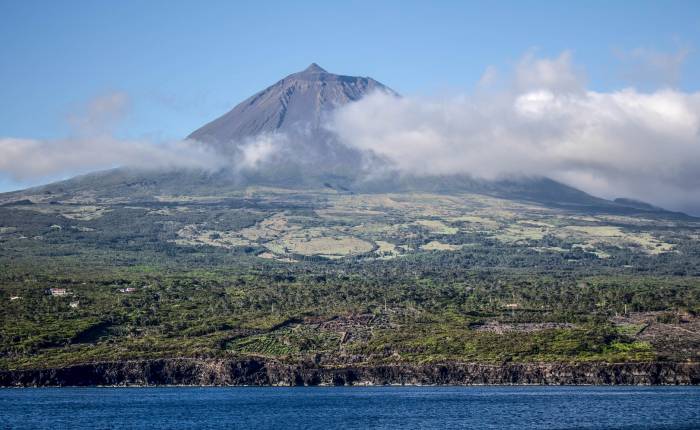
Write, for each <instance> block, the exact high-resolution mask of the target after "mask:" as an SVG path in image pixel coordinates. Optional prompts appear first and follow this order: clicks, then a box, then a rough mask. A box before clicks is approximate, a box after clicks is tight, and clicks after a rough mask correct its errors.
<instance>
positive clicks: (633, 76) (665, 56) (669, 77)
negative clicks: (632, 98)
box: [615, 47, 691, 87]
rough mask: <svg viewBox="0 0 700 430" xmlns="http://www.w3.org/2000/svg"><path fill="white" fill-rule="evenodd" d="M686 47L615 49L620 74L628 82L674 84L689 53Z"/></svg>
mask: <svg viewBox="0 0 700 430" xmlns="http://www.w3.org/2000/svg"><path fill="white" fill-rule="evenodd" d="M690 52H691V51H690V49H689V48H688V47H682V48H679V49H677V50H676V51H675V52H664V51H658V50H655V49H651V48H646V47H641V48H635V49H632V50H630V51H623V50H616V51H615V54H616V56H617V58H618V59H619V60H620V62H621V72H622V73H621V74H622V77H623V78H624V79H626V80H627V81H628V82H629V83H630V84H632V85H637V86H641V87H647V86H671V87H673V86H676V85H677V84H678V82H679V81H680V79H681V72H682V69H683V64H685V61H686V59H687V58H688V55H689V54H690Z"/></svg>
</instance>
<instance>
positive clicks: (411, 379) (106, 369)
mask: <svg viewBox="0 0 700 430" xmlns="http://www.w3.org/2000/svg"><path fill="white" fill-rule="evenodd" d="M386 384H407V385H408V384H414V385H489V384H494V385H517V384H539V385H700V363H614V364H610V363H504V364H500V365H499V364H497V365H493V364H477V363H455V362H452V363H441V364H430V365H377V366H357V367H342V368H329V367H319V366H317V365H314V364H312V363H298V364H293V365H290V364H285V363H280V362H277V361H265V360H259V359H243V360H216V359H183V358H181V359H162V360H144V361H123V362H102V363H90V364H80V365H75V366H70V367H63V368H56V369H34V370H16V371H10V370H5V371H0V386H5V387H34V386H42V387H43V386H94V385H143V386H148V385H220V386H226V385H283V386H301V385H386Z"/></svg>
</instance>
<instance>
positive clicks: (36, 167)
mask: <svg viewBox="0 0 700 430" xmlns="http://www.w3.org/2000/svg"><path fill="white" fill-rule="evenodd" d="M128 103H129V102H128V97H127V96H126V95H125V94H123V93H110V94H106V95H103V96H100V97H97V98H95V99H94V100H92V101H90V102H89V103H88V105H87V107H86V108H85V109H84V110H83V111H82V112H79V113H77V114H75V115H72V116H71V117H70V118H69V122H70V124H71V135H70V136H68V137H66V138H64V139H55V140H38V139H22V138H12V137H5V138H0V150H1V151H2V156H0V173H3V174H4V175H7V176H9V177H10V178H11V179H12V180H15V181H31V180H37V179H49V178H58V177H65V176H74V175H76V174H78V173H86V172H90V171H94V170H98V169H108V168H112V167H117V166H133V167H142V168H172V167H195V168H207V169H216V168H220V167H222V159H221V157H219V156H218V155H217V154H216V153H214V151H213V150H211V148H208V147H205V146H203V145H198V144H196V143H194V142H190V141H169V142H159V143H154V142H151V141H148V140H123V139H118V138H116V137H114V128H115V127H116V126H117V125H118V124H119V122H120V121H121V120H122V119H123V117H124V115H126V113H127V112H128Z"/></svg>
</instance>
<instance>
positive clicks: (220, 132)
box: [188, 63, 395, 145]
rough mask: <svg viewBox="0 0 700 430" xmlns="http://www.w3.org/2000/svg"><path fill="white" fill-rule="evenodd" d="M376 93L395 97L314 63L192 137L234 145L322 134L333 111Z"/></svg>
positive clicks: (371, 82)
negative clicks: (280, 135)
mask: <svg viewBox="0 0 700 430" xmlns="http://www.w3.org/2000/svg"><path fill="white" fill-rule="evenodd" d="M376 90H380V91H386V92H389V93H392V94H395V93H394V91H392V90H391V89H390V88H388V87H386V86H385V85H383V84H382V83H380V82H377V81H376V80H374V79H372V78H369V77H359V76H345V75H336V74H333V73H329V72H327V71H326V70H325V69H323V68H322V67H321V66H319V65H318V64H316V63H312V64H311V65H309V67H307V68H306V69H304V70H302V71H300V72H297V73H293V74H291V75H289V76H287V77H285V78H283V79H282V80H280V81H278V82H277V83H275V84H274V85H272V86H270V87H268V88H266V89H264V90H262V91H260V92H258V93H257V94H254V95H253V96H251V97H249V98H248V99H246V100H244V101H243V102H241V103H240V104H238V105H237V106H236V107H234V108H233V109H231V110H230V111H229V112H228V113H226V114H224V115H223V116H221V117H219V118H217V119H215V120H214V121H212V122H210V123H208V124H206V125H204V126H203V127H201V128H199V129H197V130H195V131H194V132H192V133H191V134H190V135H189V136H188V138H189V139H193V140H197V141H201V142H205V143H212V144H218V145H227V144H233V145H235V144H236V143H238V142H240V141H242V140H244V139H246V138H248V137H251V136H256V135H259V134H262V133H271V132H285V133H297V132H298V131H299V130H307V131H308V130H312V131H313V130H318V129H320V128H321V125H322V121H323V119H324V115H326V114H327V113H328V112H330V111H331V110H333V109H335V108H337V107H339V106H343V105H345V104H347V103H350V102H353V101H356V100H359V99H360V98H362V97H363V96H365V95H367V94H369V93H371V92H372V91H376ZM313 138H317V137H315V136H312V139H313Z"/></svg>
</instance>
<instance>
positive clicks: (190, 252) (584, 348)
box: [0, 65, 700, 385]
mask: <svg viewBox="0 0 700 430" xmlns="http://www.w3.org/2000/svg"><path fill="white" fill-rule="evenodd" d="M290 88H291V89H293V90H290ZM371 89H381V90H386V91H390V90H388V89H387V88H386V87H384V86H383V85H382V84H379V83H378V82H376V81H374V80H371V79H370V78H354V77H346V76H339V75H332V74H329V73H327V72H325V71H323V70H322V69H320V68H319V67H318V66H315V65H312V66H311V67H310V68H308V69H307V70H305V71H303V72H300V73H298V74H293V75H290V76H289V77H287V78H285V79H283V80H282V81H280V82H278V83H277V84H275V85H273V86H272V87H270V88H268V89H267V90H264V91H262V92H261V93H258V94H257V95H255V96H253V97H252V98H251V99H249V100H247V101H245V102H244V103H242V104H241V105H239V106H237V107H235V108H234V109H233V110H232V111H231V112H229V113H228V114H226V115H224V116H223V117H221V118H219V119H217V120H215V121H213V122H212V123H210V124H208V125H206V126H204V127H202V128H201V129H199V130H197V131H196V132H194V133H192V135H191V136H190V137H191V138H193V139H198V140H201V142H200V144H202V145H214V146H216V147H220V148H223V149H222V154H226V156H234V157H235V154H236V153H237V151H239V150H240V148H241V147H240V145H241V144H245V143H244V142H246V139H249V138H251V137H255V136H259V133H281V132H284V133H288V132H290V130H295V129H297V128H298V127H300V124H306V125H304V126H303V127H301V128H302V129H304V130H305V131H304V132H303V133H302V134H301V136H306V137H309V139H308V140H305V139H301V140H297V139H291V140H287V141H286V142H287V143H288V146H287V147H286V150H288V151H292V152H294V151H298V150H300V149H299V148H302V147H303V148H306V153H305V154H310V156H309V157H301V159H299V158H297V159H294V160H291V161H290V160H288V159H285V158H278V159H274V160H272V161H271V162H270V163H269V164H265V165H264V166H263V167H262V168H256V169H248V170H237V171H232V170H226V169H224V170H218V171H199V170H134V169H128V168H120V169H114V170H110V171H106V172H96V173H92V174H89V175H85V176H81V177H76V178H73V179H70V180H67V181H62V182H57V183H53V184H48V185H45V186H41V187H36V188H32V189H28V190H22V191H16V192H12V193H5V194H0V268H1V269H2V270H0V303H2V306H1V307H0V382H2V381H5V382H3V383H5V384H10V385H13V384H15V383H16V384H19V385H22V384H31V381H32V379H31V378H38V379H34V380H35V381H44V382H42V383H46V384H49V385H51V384H55V383H58V382H57V380H56V379H51V377H46V375H54V376H55V375H68V376H66V378H69V377H70V378H75V377H76V376H75V373H71V372H81V371H82V372H88V373H89V372H93V373H90V374H91V375H93V376H95V373H94V372H96V371H97V370H95V369H107V370H105V372H106V375H108V376H109V375H110V373H109V372H110V370H109V369H121V370H118V372H123V373H124V374H125V375H131V374H135V375H141V374H142V372H146V373H148V372H147V371H146V370H143V369H151V368H152V366H161V367H162V366H166V367H167V366H169V365H170V364H172V363H174V364H172V365H173V366H176V367H177V366H182V368H187V369H193V368H194V367H197V366H200V367H197V369H198V370H196V371H197V372H203V373H202V374H207V375H209V373H207V372H206V371H204V370H202V368H201V366H205V367H206V366H209V365H211V366H214V365H216V363H233V364H231V366H239V365H241V366H242V364H240V363H248V364H246V366H247V365H250V366H258V367H257V368H256V369H258V370H260V369H261V366H263V367H264V366H268V367H266V369H267V370H266V371H267V372H268V373H266V375H268V376H267V377H268V379H267V381H268V383H269V382H270V381H272V382H275V381H276V382H280V381H282V382H284V383H292V384H293V383H297V382H298V381H296V380H295V379H294V378H292V377H290V376H289V375H290V374H291V373H289V372H293V370H290V369H297V370H298V369H301V370H299V374H300V375H307V376H308V375H309V374H315V373H314V372H317V373H318V374H319V375H325V376H323V378H326V380H332V379H333V378H334V376H328V375H335V374H336V373H337V372H341V370H342V369H345V370H348V369H358V368H359V369H361V370H358V371H357V372H358V373H357V374H360V375H370V376H371V377H370V376H367V378H369V379H372V378H375V379H373V380H376V381H384V382H396V381H400V380H402V379H401V378H403V377H404V376H405V374H406V373H405V372H409V373H410V372H413V373H412V374H411V375H413V376H412V377H415V378H421V377H425V378H428V379H425V380H431V379H429V376H426V375H430V374H431V372H432V370H431V369H437V368H445V369H452V370H450V371H455V372H462V373H459V375H462V376H461V377H462V379H461V381H462V382H464V383H467V382H465V381H472V382H474V381H477V382H478V381H479V379H478V378H476V379H474V378H473V376H468V377H467V376H464V372H465V370H464V369H469V365H470V363H471V364H475V363H476V364H478V366H477V367H475V368H474V369H482V370H483V371H484V372H493V376H492V377H493V378H494V379H491V380H487V379H482V380H481V381H482V382H489V381H491V382H494V381H496V382H498V381H500V382H503V381H505V380H506V379H508V378H510V380H511V382H518V383H526V382H527V381H528V380H527V378H534V379H532V381H539V382H542V383H544V382H547V381H559V383H582V382H586V381H588V382H592V383H606V381H607V383H614V382H615V381H617V382H618V383H622V382H625V381H627V382H630V381H639V382H644V383H661V382H663V383H674V381H676V382H678V381H680V382H682V383H698V382H699V381H697V380H696V379H693V378H695V377H694V376H692V375H693V374H694V373H693V372H696V370H692V369H697V363H699V362H700V337H699V335H698V333H700V316H699V314H700V221H699V220H698V219H697V218H693V217H689V216H686V215H684V214H679V213H672V212H668V211H665V210H663V209H660V208H657V207H654V206H651V205H648V204H645V203H643V202H638V201H635V200H630V199H624V198H623V199H618V200H616V201H608V200H605V199H601V198H597V197H595V196H591V195H589V194H587V193H584V192H582V191H580V190H577V189H575V188H572V187H569V186H567V185H565V184H561V183H559V182H556V181H553V180H551V179H547V178H542V177H539V178H531V177H530V178H522V177H513V178H510V179H502V180H498V181H485V180H479V179H475V178H472V177H470V176H466V175H461V176H458V175H453V176H429V177H426V176H411V175H405V174H399V173H397V172H395V171H391V170H389V172H388V173H387V174H386V175H383V176H380V177H372V178H369V177H367V176H366V175H365V174H364V172H363V171H362V170H357V165H355V164H353V163H355V162H358V163H359V160H360V159H362V158H363V154H360V153H358V152H357V150H355V149H352V148H344V149H343V151H348V153H349V154H354V155H352V156H350V157H349V158H344V157H336V158H333V160H335V161H334V162H329V163H327V164H323V165H318V164H315V163H316V161H313V160H318V159H325V157H326V156H327V155H328V154H329V153H333V154H339V152H337V151H339V150H340V149H339V147H337V146H336V145H338V144H337V142H336V141H335V140H334V139H333V137H332V135H328V134H327V133H326V131H324V130H323V129H322V128H319V127H318V125H319V124H320V122H319V121H321V120H322V117H323V115H324V112H326V111H327V110H328V109H332V106H336V105H337V104H342V103H348V102H352V101H353V100H356V99H357V98H358V97H361V96H362V95H363V94H365V93H366V92H367V91H370V90H371ZM281 95H284V97H282V96H281ZM285 103H286V105H285V106H286V107H285V108H284V109H280V106H282V105H284V104H285ZM291 133H292V135H294V133H295V132H294V131H291ZM300 160H301V161H300ZM317 165H318V166H322V167H315V168H310V167H309V166H317ZM133 360H135V361H134V362H137V363H141V364H138V365H136V366H137V368H131V367H129V366H130V365H128V364H124V363H131V361H133ZM96 363H97V364H96ZM100 363H112V364H100ZM114 363H116V364H114ZM144 363H145V364H144ZM163 363H165V364H163ZM168 363H170V364H168ZM182 363H185V364H182ZM187 363H204V364H196V366H194V367H192V366H191V365H190V364H187ZM212 363H213V364H212ZM251 363H253V364H251ZM543 363H544V364H543ZM625 363H626V364H625ZM678 363H685V364H683V365H680V364H678ZM227 365H228V364H227ZM81 366H82V367H81ZM139 366H141V367H139ZM439 366H443V367H439ZM494 366H504V367H503V368H502V369H501V368H498V369H501V370H493V369H496V367H494ZM558 366H559V367H558ZM596 366H598V367H596ZM611 366H612V367H611ZM684 366H685V367H684ZM694 366H695V367H694ZM178 368H179V367H178ZM596 368H597V369H603V370H601V372H602V373H600V374H598V376H595V377H594V376H590V375H591V372H595V371H596V370H595V369H596ZM42 369H44V370H46V369H49V370H48V371H47V372H48V373H41V372H42ZM57 369H59V370H60V369H63V370H60V371H59V370H57ZM71 369H73V370H71ZM75 369H78V370H75ZM80 369H83V370H80ZM159 369H160V368H159ZM280 369H282V370H280ZM285 369H286V370H285ZM309 369H311V370H309ZM314 369H315V370H314ZM338 369H341V370H338ZM386 369H389V370H386ZM392 369H393V370H392ZM397 369H398V370H397ZM402 369H403V370H402ZM484 369H487V370H484ZM488 369H491V370H488ZM503 369H505V370H503ZM542 369H545V370H546V369H550V370H551V369H559V370H551V371H552V372H554V373H552V375H550V376H551V377H550V379H547V378H546V377H544V376H542V375H543V373H542V372H544V370H542ZM591 369H593V370H591ZM605 369H607V370H605ZM610 369H613V370H610ZM615 369H617V370H615ZM620 369H621V370H620ZM640 369H641V370H640ZM654 369H656V370H654ZM679 369H680V370H679ZM688 369H691V370H688ZM10 370H13V371H14V370H21V371H26V372H28V373H21V374H20V373H12V372H9V371H10ZM161 370H162V369H161ZM244 370H245V369H244ZM345 370H342V372H341V373H342V374H343V375H346V376H347V374H348V373H347V372H346V371H345ZM550 370H547V371H550ZM3 371H4V372H5V373H2V372H3ZM159 371H160V370H159ZM192 371H193V372H194V371H195V370H192ZM283 371H284V372H288V373H285V375H286V376H284V375H282V376H280V375H281V374H276V373H274V372H283ZM446 371H447V370H446ZM37 372H39V373H37ZM130 372H131V373H130ZM154 372H156V371H155V370H154ZM163 372H164V373H165V374H168V371H167V369H166V370H163ZM261 372H262V370H261ZM270 372H272V373H270ZM309 372H310V373H309ZM334 372H336V373H334ZM343 372H345V373H343ZM348 372H349V370H348ZM385 372H388V373H385ZM392 372H398V373H392ZM401 372H404V373H403V374H402V373H401ZM518 372H521V373H518ZM538 372H539V373H538ZM557 372H561V373H557ZM567 372H568V373H567ZM586 372H588V373H586ZM606 372H607V373H606ZM616 372H617V373H616ZM635 372H637V373H635ZM639 372H641V373H639ZM644 372H646V373H644ZM654 372H656V373H654ZM674 372H676V373H674ZM214 373H216V372H214ZM214 373H212V374H214ZM234 373H235V372H234ZM263 373H264V372H263ZM696 373H697V372H696ZM120 374H121V373H120ZM154 374H156V373H154ZM158 374H159V373H158ZM199 374H200V373H197V375H199ZM271 374H274V375H276V376H275V377H276V378H278V379H274V378H272V376H270V375H271ZM572 374H574V375H577V374H580V375H588V376H585V378H589V379H576V378H574V379H571V378H572V377H571V378H569V379H566V378H567V377H566V376H565V375H572ZM22 375H24V376H22ZM41 375H44V376H41ZM216 375H219V376H216V377H217V378H218V377H221V378H224V379H221V380H230V381H233V380H236V379H235V378H234V379H226V378H229V376H230V375H228V374H226V373H223V374H219V373H216ZM221 375H224V376H221ZM226 375H228V376H226ZM255 375H258V373H255ZM372 375H373V376H372ZM402 375H403V376H402ZM504 375H505V376H504ZM517 375H530V376H527V378H526V377H525V376H521V377H522V378H525V379H518V378H519V377H518V376H517ZM537 375H540V376H537ZM557 375H559V376H557ZM561 375H564V376H561ZM611 375H613V376H611ZM614 375H617V376H614ZM620 375H622V376H620ZM625 375H627V376H625ZM634 375H637V376H634ZM639 375H642V376H639ZM650 375H652V376H650ZM653 375H656V376H653ZM659 375H662V376H659ZM664 375H665V376H664ZM677 375H680V376H678V378H680V379H674V378H676V376H677ZM688 375H691V376H688ZM190 376H192V375H190ZM234 376H235V375H234ZM258 376H259V375H258ZM307 376H304V377H303V378H301V379H300V380H301V383H308V382H309V381H310V380H311V379H309V381H307V380H306V379H304V378H306V377H307ZM346 376H343V378H346ZM24 377H27V378H30V379H27V380H26V381H25V380H23V379H22V378H24ZM45 377H46V378H48V379H42V378H45ZM125 377H126V376H125ZM212 377H214V376H212ZM256 377H257V376H256ZM432 377H435V375H433V376H432ZM635 377H638V379H634V378H635ZM231 378H233V376H231ZM270 378H272V379H270ZM309 378H311V377H310V376H309ZM392 378H394V379H392ZM499 378H500V379H499ZM504 378H506V379H504ZM537 378H540V379H537ZM542 378H544V379H542ZM551 378H554V379H551ZM581 378H584V377H583V376H581ZM611 378H612V379H611ZM615 378H618V379H615ZM654 378H656V379H654ZM253 379H254V378H253ZM448 379H449V378H448ZM88 380H89V379H88ZM184 380H187V381H194V380H196V378H195V377H192V378H190V379H187V378H185V379H184ZM404 380H406V379H404ZM437 380H438V381H440V379H439V378H438V379H437ZM18 381H19V382H18ZM22 381H25V382H22ZM27 381H28V382H27ZM46 381H48V382H46ZM51 381H53V382H51ZM100 381H104V380H100ZM124 381H125V380H119V379H118V378H117V380H115V381H113V382H114V383H120V382H124ZM240 381H247V382H250V381H251V379H246V378H243V377H242V379H240ZM261 381H265V379H264V378H263V379H261ZM295 381H296V382H295ZM344 381H345V380H344ZM415 381H416V380H414V382H415ZM418 381H420V379H418ZM455 381H456V380H455ZM654 381H656V382H654ZM59 382H60V381H59ZM317 382H318V381H317ZM350 382H352V381H350ZM442 382H443V383H444V382H445V381H444V380H443V381H442ZM447 382H450V381H449V380H447ZM37 383H38V382H37ZM241 383H243V382H241Z"/></svg>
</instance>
